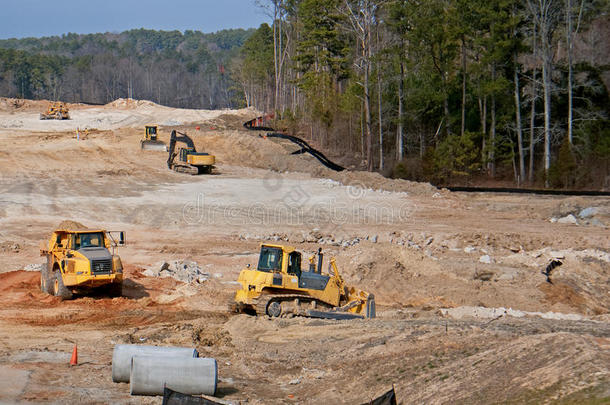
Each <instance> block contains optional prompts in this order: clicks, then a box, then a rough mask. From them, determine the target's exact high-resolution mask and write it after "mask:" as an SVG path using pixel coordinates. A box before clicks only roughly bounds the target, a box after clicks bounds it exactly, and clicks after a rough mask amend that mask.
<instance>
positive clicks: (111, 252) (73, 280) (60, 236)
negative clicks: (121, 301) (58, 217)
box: [40, 226, 125, 300]
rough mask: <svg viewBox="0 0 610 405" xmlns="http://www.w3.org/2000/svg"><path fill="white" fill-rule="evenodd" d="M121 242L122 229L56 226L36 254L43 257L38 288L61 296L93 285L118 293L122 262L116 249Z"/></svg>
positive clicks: (113, 293) (112, 293)
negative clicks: (120, 230) (110, 230)
mask: <svg viewBox="0 0 610 405" xmlns="http://www.w3.org/2000/svg"><path fill="white" fill-rule="evenodd" d="M123 245H125V233H124V232H107V231H105V230H103V229H86V228H84V227H81V226H78V227H75V226H70V227H66V226H60V227H59V228H58V229H57V230H55V231H54V232H53V234H52V235H51V238H50V239H49V241H48V242H47V243H43V245H42V246H41V249H40V255H41V256H46V257H47V265H46V266H45V267H44V268H43V269H42V270H41V274H40V289H41V290H42V291H43V292H46V293H48V294H51V295H55V296H56V297H59V298H61V299H62V300H65V299H70V298H72V296H73V294H74V293H78V292H83V291H86V290H91V289H93V288H104V289H105V290H106V291H107V292H108V294H109V295H111V296H120V295H121V294H122V285H123V265H122V263H121V259H120V257H119V256H118V255H117V254H116V250H117V248H118V246H123Z"/></svg>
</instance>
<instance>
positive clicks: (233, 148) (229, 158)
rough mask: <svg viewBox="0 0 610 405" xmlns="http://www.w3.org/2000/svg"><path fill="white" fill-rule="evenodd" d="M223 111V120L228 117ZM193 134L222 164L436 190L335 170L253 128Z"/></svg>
mask: <svg viewBox="0 0 610 405" xmlns="http://www.w3.org/2000/svg"><path fill="white" fill-rule="evenodd" d="M228 117H229V116H228V115H224V119H225V120H229V118H228ZM231 117H234V116H231ZM191 134H193V135H194V136H193V138H194V141H195V143H196V145H197V150H201V151H206V152H209V153H213V154H214V155H215V156H216V158H217V160H218V162H220V163H222V164H229V165H237V166H245V167H255V168H260V169H268V170H273V171H278V172H302V173H309V174H310V175H312V176H314V177H319V178H328V179H332V180H335V181H337V182H340V183H341V184H343V185H345V186H351V187H355V188H359V189H364V190H367V189H373V190H381V191H390V192H407V193H411V194H413V195H422V196H430V195H433V194H434V193H437V192H439V190H438V189H437V188H436V187H434V186H432V185H431V184H429V183H419V182H415V181H408V180H401V179H389V178H386V177H383V176H382V175H381V174H379V173H371V172H363V171H349V170H345V171H342V172H336V171H333V170H330V169H328V168H326V167H324V166H323V165H322V164H321V163H320V162H319V161H318V160H316V159H315V158H314V157H313V156H310V155H308V154H298V155H292V153H293V152H295V151H297V150H298V149H299V147H298V146H296V145H295V144H293V143H292V142H289V141H285V140H277V139H273V140H270V139H265V138H264V137H262V136H259V135H260V134H258V133H254V132H244V131H238V130H230V131H224V132H211V133H206V134H204V135H202V136H198V134H197V133H191Z"/></svg>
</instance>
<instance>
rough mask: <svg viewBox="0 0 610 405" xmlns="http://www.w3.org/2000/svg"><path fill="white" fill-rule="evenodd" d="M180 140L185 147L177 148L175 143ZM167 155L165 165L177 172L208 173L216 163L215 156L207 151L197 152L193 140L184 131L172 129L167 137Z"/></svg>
mask: <svg viewBox="0 0 610 405" xmlns="http://www.w3.org/2000/svg"><path fill="white" fill-rule="evenodd" d="M177 142H182V143H184V144H185V145H186V147H185V148H180V149H178V152H176V151H175V150H176V143H177ZM168 152H169V156H168V158H167V167H168V168H170V169H171V170H173V171H176V172H179V173H188V174H203V173H205V174H210V173H212V169H213V168H214V163H216V157H215V156H214V155H210V154H209V153H204V152H197V150H196V149H195V144H194V142H193V140H192V139H191V138H190V137H189V136H188V135H187V134H184V133H181V132H176V131H175V130H173V131H172V133H171V135H170V138H169V151H168Z"/></svg>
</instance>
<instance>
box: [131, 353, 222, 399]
mask: <svg viewBox="0 0 610 405" xmlns="http://www.w3.org/2000/svg"><path fill="white" fill-rule="evenodd" d="M130 384H131V386H130V387H131V388H130V392H131V395H163V390H164V388H165V387H167V388H170V389H172V390H174V391H178V392H181V393H183V394H188V395H201V394H204V395H214V394H215V393H216V386H217V384H218V364H217V363H216V360H215V359H210V358H187V357H158V356H134V357H133V358H132V361H131V377H130Z"/></svg>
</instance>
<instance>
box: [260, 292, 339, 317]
mask: <svg viewBox="0 0 610 405" xmlns="http://www.w3.org/2000/svg"><path fill="white" fill-rule="evenodd" d="M297 299H298V300H300V301H302V302H307V303H311V302H315V303H316V308H319V309H322V310H324V311H328V310H330V309H332V307H331V306H330V305H328V304H326V303H324V302H322V301H320V300H318V299H316V298H314V297H310V296H308V295H302V294H270V295H263V296H262V297H260V298H259V299H258V301H257V303H256V306H255V310H256V315H258V316H263V315H268V314H267V306H268V305H269V303H270V302H271V301H279V302H287V301H294V300H297ZM282 315H283V314H282ZM296 315H299V316H307V315H306V314H305V312H304V311H298V313H297V314H296Z"/></svg>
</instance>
